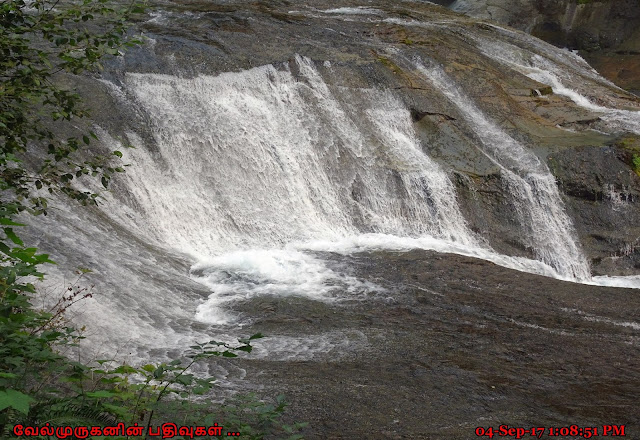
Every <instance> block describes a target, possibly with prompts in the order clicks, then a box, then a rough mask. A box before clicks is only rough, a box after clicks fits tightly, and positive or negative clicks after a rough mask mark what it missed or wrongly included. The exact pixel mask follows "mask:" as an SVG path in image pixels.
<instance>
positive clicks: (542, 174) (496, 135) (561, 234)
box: [417, 63, 591, 280]
mask: <svg viewBox="0 0 640 440" xmlns="http://www.w3.org/2000/svg"><path fill="white" fill-rule="evenodd" d="M417 68H418V70H420V71H421V72H422V73H423V74H424V75H425V76H426V77H427V78H429V79H430V80H431V81H432V82H433V84H434V85H435V86H436V87H437V88H438V90H440V91H441V92H442V93H443V94H444V95H445V96H447V97H448V98H449V99H450V100H451V102H453V103H454V104H455V105H456V107H457V108H458V110H459V111H460V113H461V114H462V115H464V117H465V120H466V121H467V122H468V123H469V124H471V126H472V128H473V131H474V133H475V134H476V135H477V136H478V138H479V139H480V142H481V145H480V147H481V148H482V150H483V152H484V153H485V154H486V155H487V156H488V157H489V158H490V159H491V160H493V161H494V163H496V164H497V165H498V166H499V167H500V169H501V173H502V177H503V179H504V182H505V183H506V185H507V187H508V194H509V195H510V196H511V200H512V203H513V205H514V207H515V208H516V213H517V214H518V217H519V220H520V224H521V226H522V228H523V235H524V236H525V238H526V239H527V241H528V243H529V246H530V247H531V248H532V249H533V251H534V253H535V255H536V256H537V258H538V259H540V260H541V261H543V262H544V263H546V264H548V265H550V266H551V267H553V268H555V269H556V270H557V271H558V273H559V274H561V275H563V276H566V277H568V278H573V279H578V280H587V279H589V278H590V275H591V274H590V270H589V264H588V263H587V261H586V259H585V257H584V255H583V254H582V251H581V249H580V246H579V244H578V242H577V241H576V239H575V232H574V230H573V227H572V224H571V220H570V218H569V217H568V216H567V214H566V213H565V211H564V208H563V206H562V200H561V198H560V194H559V192H558V187H557V185H556V183H555V179H554V178H553V176H552V175H551V173H550V172H549V170H548V169H547V167H546V166H545V165H544V164H543V163H542V162H540V160H539V159H538V157H537V156H536V155H535V154H533V153H531V152H530V151H528V150H527V149H526V148H525V147H524V146H523V145H521V144H520V143H519V142H517V141H516V140H515V139H513V138H512V137H510V136H509V135H508V134H507V133H505V132H504V131H502V130H501V129H500V128H499V127H498V126H497V125H495V124H493V123H492V122H491V121H489V120H488V119H487V118H486V117H485V116H484V115H483V114H482V112H481V111H480V110H479V109H478V108H477V107H476V106H475V105H474V104H473V102H472V101H471V100H470V99H469V98H468V97H467V96H465V95H464V94H463V93H462V92H461V91H460V90H459V89H458V88H457V87H456V86H455V85H454V83H453V81H452V80H451V79H450V78H448V77H447V75H446V74H445V73H444V72H443V71H442V69H441V68H438V67H432V68H427V67H425V66H424V65H423V64H422V63H418V64H417Z"/></svg>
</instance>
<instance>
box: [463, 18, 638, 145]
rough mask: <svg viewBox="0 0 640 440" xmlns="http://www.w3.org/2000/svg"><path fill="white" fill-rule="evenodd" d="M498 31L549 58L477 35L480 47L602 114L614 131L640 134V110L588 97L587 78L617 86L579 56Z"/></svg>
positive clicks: (506, 63) (511, 32)
mask: <svg viewBox="0 0 640 440" xmlns="http://www.w3.org/2000/svg"><path fill="white" fill-rule="evenodd" d="M495 29H496V31H498V32H509V35H512V36H515V37H518V38H516V39H515V41H516V42H518V43H520V44H522V45H524V46H525V47H527V46H531V45H534V46H533V47H532V48H531V49H535V50H538V51H540V52H544V53H545V56H541V55H539V54H537V53H535V52H533V51H531V50H526V49H523V48H521V47H519V46H517V45H515V44H511V43H508V42H504V41H497V40H495V39H489V38H485V37H479V36H474V39H475V40H476V42H477V43H478V48H479V49H480V50H481V51H482V52H483V53H484V54H485V55H487V56H488V57H490V58H492V59H494V60H497V61H499V62H501V63H504V64H505V65H507V66H508V67H509V68H514V69H516V70H518V71H520V72H521V73H523V74H524V75H526V76H528V77H529V78H531V79H533V80H536V81H538V82H540V83H542V84H547V85H549V86H551V87H552V89H553V92H554V93H556V94H558V95H562V96H566V97H568V98H569V99H571V100H572V101H573V102H574V103H575V104H577V105H578V106H580V107H583V108H585V109H587V110H591V111H593V112H597V113H600V119H601V120H602V121H604V122H605V124H606V125H607V127H609V128H610V129H611V130H614V131H620V132H625V131H627V132H631V133H635V134H640V111H633V110H624V109H616V108H609V107H606V106H603V105H599V104H596V103H594V102H593V99H592V98H589V97H587V96H586V95H585V93H586V91H584V92H583V91H580V90H579V88H580V87H582V88H584V87H585V84H584V81H583V80H582V79H583V78H586V79H588V80H589V82H592V83H595V84H599V85H604V86H606V87H610V88H614V89H615V88H616V86H614V85H613V84H612V83H610V82H609V81H606V80H604V79H603V78H602V77H600V76H598V75H597V73H596V72H595V71H593V70H592V69H591V68H590V67H589V66H588V64H586V62H585V61H584V60H583V59H582V58H580V57H579V56H578V55H576V54H574V53H572V52H569V51H566V50H564V51H563V50H561V49H557V48H555V47H553V46H551V45H547V44H545V43H542V42H535V41H534V42H532V41H531V39H527V40H523V39H522V36H521V35H519V34H518V33H516V32H513V31H508V30H505V29H502V28H499V27H497V26H496V27H495ZM587 87H588V86H587Z"/></svg>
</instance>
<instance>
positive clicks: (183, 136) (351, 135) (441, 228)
mask: <svg viewBox="0 0 640 440" xmlns="http://www.w3.org/2000/svg"><path fill="white" fill-rule="evenodd" d="M296 68H297V70H298V71H299V74H298V77H297V78H296V77H294V76H293V74H292V73H291V72H290V71H289V69H288V68H282V69H280V70H279V69H276V68H275V67H274V66H264V67H260V68H256V69H252V70H249V71H245V72H240V73H229V74H221V75H219V76H216V77H198V78H194V79H181V78H176V77H171V76H164V75H150V74H148V75H147V74H145V75H142V74H129V75H127V87H128V88H129V89H130V90H131V92H132V93H133V95H134V96H135V98H136V101H137V102H138V103H139V105H140V106H141V107H142V108H143V110H144V111H145V112H146V113H147V114H148V116H149V118H150V119H151V121H152V123H153V125H154V128H153V131H154V137H155V141H156V144H157V150H156V149H153V150H152V151H149V149H137V150H134V151H132V152H131V156H132V161H133V162H134V165H135V166H133V167H131V168H130V172H128V173H127V176H126V178H127V179H129V180H130V183H129V184H128V185H127V187H128V190H129V191H130V193H131V200H128V201H126V203H129V204H135V205H136V207H137V212H138V213H139V214H138V215H139V216H140V217H141V218H146V219H153V221H152V222H146V223H145V222H140V223H141V224H143V225H144V227H145V228H146V229H147V233H148V235H150V236H152V237H153V238H154V239H155V240H156V241H157V242H159V243H163V244H164V245H168V246H170V247H171V248H173V249H176V250H179V251H182V252H186V253H188V254H190V255H193V256H194V257H195V258H201V257H203V256H207V255H209V256H215V255H218V254H220V253H225V252H229V251H232V250H234V249H250V248H273V247H279V246H282V245H283V244H286V243H288V242H291V241H293V240H309V239H316V238H324V239H338V238H340V237H343V236H348V235H353V234H356V233H359V232H382V233H400V234H403V235H404V234H406V235H414V236H416V235H422V234H430V235H433V236H435V237H438V238H444V239H448V240H451V241H460V242H463V243H467V244H470V243H474V242H475V238H474V237H473V234H472V233H470V232H469V230H468V228H467V226H466V224H465V221H464V218H463V217H462V215H461V214H460V211H459V209H458V205H457V201H456V195H455V189H454V187H453V184H452V183H451V182H450V180H449V178H448V176H447V175H446V173H445V172H444V171H443V170H441V169H440V168H439V167H438V166H437V165H436V164H435V163H434V162H433V161H432V160H431V159H430V158H429V157H428V156H427V155H426V154H424V152H422V150H421V149H420V147H419V143H418V140H417V139H416V135H415V133H414V132H413V127H412V124H411V119H410V114H409V111H408V110H407V109H406V108H404V106H403V105H402V104H401V103H400V102H399V101H398V100H397V99H396V98H394V97H393V96H392V95H391V94H389V93H387V92H379V91H376V90H370V89H366V90H354V91H353V93H352V94H351V95H350V98H351V99H353V100H354V101H355V103H354V105H355V106H357V107H358V108H360V110H359V112H360V113H356V110H351V109H348V108H347V104H345V103H344V102H341V101H340V100H339V99H338V98H337V97H336V96H335V95H334V93H333V92H332V91H331V90H330V89H329V88H328V86H327V85H326V84H325V83H324V81H323V80H322V77H321V76H320V74H319V72H318V71H317V70H316V68H315V66H314V65H313V63H312V62H311V61H310V60H308V59H304V58H300V57H298V58H297V59H296ZM193 115H198V117H197V118H194V117H193ZM124 220H126V219H124Z"/></svg>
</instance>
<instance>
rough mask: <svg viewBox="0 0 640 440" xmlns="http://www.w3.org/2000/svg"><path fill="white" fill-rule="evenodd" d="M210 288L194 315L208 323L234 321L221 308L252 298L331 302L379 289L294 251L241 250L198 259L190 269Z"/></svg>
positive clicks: (234, 319) (236, 319)
mask: <svg viewBox="0 0 640 440" xmlns="http://www.w3.org/2000/svg"><path fill="white" fill-rule="evenodd" d="M191 272H192V274H193V277H194V279H196V280H197V281H199V282H201V283H202V284H204V285H205V286H207V287H209V288H210V289H211V291H212V294H211V296H209V299H208V300H207V301H205V302H204V303H202V304H200V305H199V306H198V308H197V313H196V319H197V320H199V321H201V322H206V323H209V324H216V325H221V324H230V323H233V322H238V321H239V317H237V316H233V315H232V314H231V313H230V312H229V310H228V309H226V306H227V305H228V304H229V303H231V302H233V301H238V300H246V299H250V298H252V297H255V296H264V295H276V296H279V297H282V296H290V295H295V296H304V297H307V298H310V299H312V300H316V301H332V300H334V299H335V296H332V295H331V294H332V292H335V291H339V292H340V293H341V294H342V295H344V294H354V293H358V292H360V293H361V292H365V291H372V290H382V289H381V288H378V287H376V286H374V285H372V284H369V283H364V282H362V281H359V280H358V279H356V278H354V277H351V276H348V275H346V274H344V273H342V272H336V271H334V270H332V269H330V268H328V267H327V264H326V262H325V261H323V260H321V259H318V258H315V257H313V256H312V255H309V254H307V253H303V252H300V251H297V250H294V249H290V248H289V249H271V250H246V251H236V252H232V253H230V254H223V255H219V256H217V257H214V258H210V259H207V260H203V261H201V262H199V263H197V264H196V265H194V266H193V267H192V269H191Z"/></svg>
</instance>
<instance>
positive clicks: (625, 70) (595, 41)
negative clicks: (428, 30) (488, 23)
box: [451, 0, 640, 92]
mask: <svg viewBox="0 0 640 440" xmlns="http://www.w3.org/2000/svg"><path fill="white" fill-rule="evenodd" d="M451 8H453V9H454V10H457V11H459V12H463V13H466V14H469V15H471V16H474V17H479V18H483V19H490V20H493V21H496V22H498V23H501V24H506V25H509V26H512V27H515V28H517V29H521V30H523V31H525V32H529V33H531V34H532V35H534V36H536V37H539V38H541V39H543V40H545V41H548V42H550V43H552V44H554V45H556V46H558V47H568V48H570V49H576V50H580V51H581V54H582V55H583V56H584V57H585V58H586V59H587V60H588V61H589V62H590V63H591V64H592V65H593V66H594V67H595V68H596V69H597V70H598V71H599V72H600V73H601V74H603V75H604V76H606V77H607V78H609V79H611V80H612V81H614V82H615V83H616V84H618V85H619V86H620V87H622V88H624V89H627V90H629V91H632V92H638V91H639V90H640V29H639V27H638V25H639V24H640V3H638V2H637V1H634V0H603V1H602V0H601V1H591V0H589V1H578V2H576V0H561V1H557V0H538V1H535V2H532V1H522V0H521V1H501V0H480V1H473V2H470V1H467V0H458V1H456V2H454V3H453V4H452V5H451Z"/></svg>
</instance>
